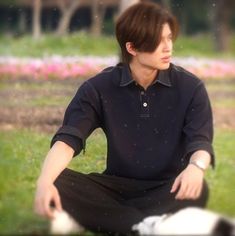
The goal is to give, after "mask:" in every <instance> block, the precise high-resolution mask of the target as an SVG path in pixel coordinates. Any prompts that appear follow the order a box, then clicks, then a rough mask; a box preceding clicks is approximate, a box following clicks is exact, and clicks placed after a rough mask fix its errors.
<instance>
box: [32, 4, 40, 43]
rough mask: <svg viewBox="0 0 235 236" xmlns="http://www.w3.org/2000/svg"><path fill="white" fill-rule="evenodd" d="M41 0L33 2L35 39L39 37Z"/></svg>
mask: <svg viewBox="0 0 235 236" xmlns="http://www.w3.org/2000/svg"><path fill="white" fill-rule="evenodd" d="M41 7H42V2H41V0H34V2H33V37H34V38H35V39H38V38H40V36H41Z"/></svg>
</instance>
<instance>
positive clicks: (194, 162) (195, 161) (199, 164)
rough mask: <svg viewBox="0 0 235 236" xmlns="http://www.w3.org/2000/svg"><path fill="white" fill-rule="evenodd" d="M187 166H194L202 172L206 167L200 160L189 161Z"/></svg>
mask: <svg viewBox="0 0 235 236" xmlns="http://www.w3.org/2000/svg"><path fill="white" fill-rule="evenodd" d="M189 164H192V165H195V166H196V167H198V168H199V169H201V170H202V171H205V170H206V165H205V163H204V162H203V161H201V160H193V161H190V162H189Z"/></svg>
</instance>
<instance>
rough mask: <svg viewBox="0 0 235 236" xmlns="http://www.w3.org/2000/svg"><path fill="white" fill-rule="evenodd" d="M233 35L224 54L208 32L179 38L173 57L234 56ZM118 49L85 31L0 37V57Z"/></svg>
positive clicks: (108, 52)
mask: <svg viewBox="0 0 235 236" xmlns="http://www.w3.org/2000/svg"><path fill="white" fill-rule="evenodd" d="M234 45H235V35H234V34H233V35H232V36H231V40H230V45H229V49H228V51H227V52H224V53H221V52H216V51H215V50H214V48H213V37H212V35H211V34H210V33H207V34H200V35H197V36H182V35H180V36H179V38H178V39H177V41H176V42H175V47H174V48H175V56H198V57H199V56H204V57H218V58H221V57H231V58H233V56H234V54H235V46H234ZM118 50H119V47H118V44H117V42H116V39H115V37H114V36H105V35H102V36H100V37H94V36H91V35H89V34H87V33H85V32H77V33H72V34H70V35H68V36H63V37H58V36H55V35H53V34H45V35H43V36H42V38H41V39H40V40H38V41H36V40H33V39H32V36H31V35H24V36H21V37H17V38H14V37H9V36H4V35H2V36H0V55H2V56H12V55H13V56H18V57H44V56H51V55H55V54H58V55H62V56H77V55H99V56H107V55H117V53H118Z"/></svg>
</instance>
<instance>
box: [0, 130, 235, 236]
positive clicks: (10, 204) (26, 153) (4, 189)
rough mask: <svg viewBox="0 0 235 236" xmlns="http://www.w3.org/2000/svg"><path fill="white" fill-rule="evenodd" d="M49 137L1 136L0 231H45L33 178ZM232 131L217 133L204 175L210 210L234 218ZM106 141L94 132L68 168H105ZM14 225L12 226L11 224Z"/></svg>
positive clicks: (27, 133) (28, 133) (19, 133)
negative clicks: (36, 204) (36, 209)
mask: <svg viewBox="0 0 235 236" xmlns="http://www.w3.org/2000/svg"><path fill="white" fill-rule="evenodd" d="M51 136H52V134H40V133H36V132H35V131H30V130H27V129H20V130H12V131H1V133H0V146H1V147H2V148H1V149H0V156H1V157H3V158H1V159H0V179H1V180H4V181H1V185H0V189H1V192H0V212H1V218H0V232H1V234H9V233H10V234H19V233H20V234H29V233H42V232H46V230H47V227H48V224H47V222H46V221H45V220H43V219H41V218H39V217H37V216H36V215H35V214H34V213H33V207H32V206H33V197H34V191H35V183H36V179H37V177H38V175H39V171H40V166H41V163H42V161H43V159H44V155H45V154H46V152H47V151H48V148H49V141H50V138H51ZM234 143H235V132H232V131H227V130H216V134H215V142H214V146H215V152H216V156H217V161H216V169H215V170H214V171H212V170H210V171H208V173H207V180H208V182H209V184H210V187H211V194H210V200H209V204H208V208H209V209H213V210H215V211H218V212H220V213H223V214H226V215H229V216H235V202H234V200H233V196H234V194H235V187H234V186H235V179H234V178H233V176H234V175H235V156H234V151H233V149H234ZM105 153H106V140H105V137H104V135H103V133H102V132H100V131H99V130H98V131H96V132H95V133H94V134H93V135H92V136H91V137H90V138H89V139H88V141H87V150H86V154H85V155H82V154H81V155H80V157H77V158H75V159H73V161H72V162H71V164H70V167H71V168H73V169H75V170H78V171H82V172H84V173H88V172H91V171H93V172H94V171H98V172H101V171H102V170H103V169H104V166H105ZM12 222H14V225H12Z"/></svg>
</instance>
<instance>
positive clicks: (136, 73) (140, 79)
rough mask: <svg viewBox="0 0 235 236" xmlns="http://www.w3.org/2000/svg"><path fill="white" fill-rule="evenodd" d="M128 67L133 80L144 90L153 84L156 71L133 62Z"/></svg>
mask: <svg viewBox="0 0 235 236" xmlns="http://www.w3.org/2000/svg"><path fill="white" fill-rule="evenodd" d="M129 66H130V69H131V75H132V77H133V79H134V80H135V81H136V82H137V83H138V84H139V85H140V86H142V87H143V88H144V89H145V90H146V89H147V88H148V87H149V85H151V84H152V83H153V81H154V80H155V78H156V76H157V73H158V70H154V69H151V68H148V67H145V66H142V65H139V64H137V63H135V62H131V63H130V64H129Z"/></svg>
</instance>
